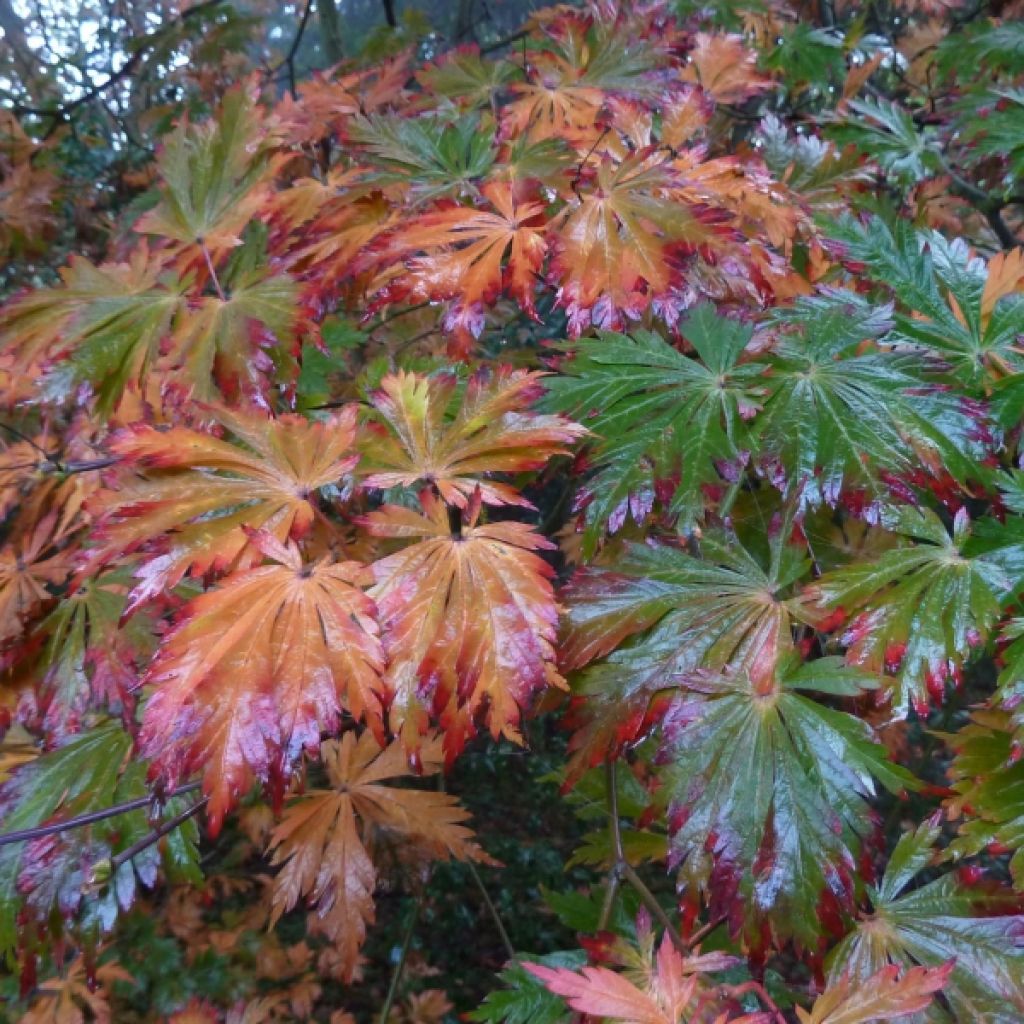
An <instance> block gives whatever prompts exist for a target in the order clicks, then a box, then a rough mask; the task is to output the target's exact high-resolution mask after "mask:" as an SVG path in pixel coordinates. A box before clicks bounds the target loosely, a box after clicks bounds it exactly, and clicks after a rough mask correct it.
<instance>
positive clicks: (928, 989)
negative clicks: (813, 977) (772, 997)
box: [796, 960, 954, 1024]
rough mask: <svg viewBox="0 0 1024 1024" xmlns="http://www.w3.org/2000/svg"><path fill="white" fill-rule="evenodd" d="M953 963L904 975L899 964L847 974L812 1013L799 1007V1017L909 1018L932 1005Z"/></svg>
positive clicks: (812, 1020)
mask: <svg viewBox="0 0 1024 1024" xmlns="http://www.w3.org/2000/svg"><path fill="white" fill-rule="evenodd" d="M953 966H954V962H953V961H952V960H951V961H949V962H948V963H946V964H943V965H942V966H941V967H933V968H928V967H912V968H911V969H910V970H908V971H906V972H905V973H904V975H903V977H902V978H901V977H900V972H899V968H898V967H897V966H896V965H895V964H889V965H888V966H887V967H883V968H882V969H881V970H879V971H876V972H875V973H874V974H873V975H871V977H869V978H864V979H861V980H857V979H855V978H853V977H851V976H850V975H844V976H843V977H842V978H840V979H839V980H838V981H837V982H834V983H833V984H831V985H829V987H828V988H827V989H825V991H824V992H822V994H821V995H820V996H818V998H817V999H816V1000H815V1002H814V1006H813V1007H812V1008H811V1010H810V1011H809V1012H808V1011H807V1010H804V1009H802V1008H801V1007H797V1011H796V1013H797V1018H798V1019H799V1021H800V1024H871V1022H874V1021H878V1022H882V1021H890V1020H893V1019H895V1018H896V1017H907V1016H909V1015H910V1014H912V1013H919V1012H920V1011H921V1010H926V1009H927V1008H928V1007H929V1006H930V1005H931V1002H932V1000H933V999H934V998H935V993H936V992H938V991H939V989H941V988H942V987H943V985H945V984H946V982H947V981H948V980H949V975H950V972H951V971H952V970H953Z"/></svg>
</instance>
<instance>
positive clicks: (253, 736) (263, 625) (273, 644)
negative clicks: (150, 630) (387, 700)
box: [140, 533, 384, 831]
mask: <svg viewBox="0 0 1024 1024" xmlns="http://www.w3.org/2000/svg"><path fill="white" fill-rule="evenodd" d="M254 543H255V544H256V546H257V550H259V551H260V553H261V554H266V556H267V557H269V558H272V559H274V561H275V564H270V565H265V566H261V567H259V568H255V569H250V570H248V571H245V572H239V573H235V574H233V575H231V576H229V577H228V578H227V579H226V580H224V581H223V582H222V583H221V584H220V585H219V586H217V587H215V588H213V589H212V590H209V591H207V592H206V593H205V594H202V595H200V596H199V597H197V598H195V599H193V600H192V601H191V602H189V604H188V605H186V606H185V608H184V610H183V613H182V617H181V619H180V621H179V623H178V624H177V625H176V627H175V628H174V629H173V630H172V631H171V632H170V633H169V634H168V635H167V636H166V637H165V638H164V639H163V641H162V643H161V645H160V648H159V650H158V652H157V655H156V657H155V658H154V660H153V663H152V664H151V665H150V668H149V670H148V672H147V674H146V677H145V679H144V680H143V682H144V683H146V684H150V685H153V686H155V692H154V693H153V696H152V697H151V698H150V700H149V702H148V704H147V705H146V710H145V714H144V716H143V723H142V732H141V737H140V743H141V746H142V749H143V750H144V751H145V754H146V756H149V757H152V758H153V762H154V765H155V767H156V769H157V770H159V771H162V772H164V773H165V775H167V776H168V777H169V778H170V779H176V778H178V777H180V776H182V775H185V774H188V773H191V772H193V771H196V770H199V769H202V770H203V773H204V774H203V789H204V792H205V793H206V795H207V796H208V797H209V798H210V802H209V804H208V805H207V813H208V815H209V819H210V823H211V828H212V829H213V830H215V831H216V829H217V828H218V827H219V825H220V821H221V819H222V818H223V816H224V813H225V812H226V811H227V810H228V809H229V808H230V807H231V806H232V805H233V804H234V803H235V802H236V801H237V799H238V796H239V794H240V793H242V792H244V790H245V789H246V788H248V787H249V786H251V785H252V783H253V782H254V781H255V780H259V781H260V782H263V783H265V784H268V783H269V784H271V785H272V786H275V787H278V791H280V787H282V786H283V783H284V781H285V780H286V779H287V776H288V773H289V772H290V770H291V767H292V765H293V764H294V762H295V761H296V760H297V759H298V757H299V755H300V754H301V753H302V752H303V751H306V752H308V753H311V754H315V753H316V752H317V751H318V749H319V746H320V735H321V733H322V732H323V731H332V730H336V729H337V728H338V726H339V723H340V718H341V713H342V712H347V713H348V714H351V715H352V716H353V717H354V718H356V719H362V720H365V721H366V722H367V723H368V724H369V725H370V727H371V728H372V729H373V730H374V731H375V732H376V733H377V734H378V735H383V723H382V715H383V702H384V686H383V684H382V682H381V678H380V672H381V670H382V668H383V657H382V653H381V649H380V644H379V642H378V640H377V625H376V621H375V619H374V606H373V602H372V601H371V600H370V598H368V597H367V596H366V594H365V593H363V591H362V590H361V589H359V587H360V585H362V584H363V583H364V582H366V581H367V576H368V574H367V573H366V571H365V569H364V568H363V567H362V566H360V565H358V564H357V563H354V562H340V563H335V564H329V563H318V564H313V565H309V564H303V562H302V560H301V558H300V556H299V553H298V551H297V549H296V548H295V547H294V546H290V547H288V548H285V547H283V546H282V545H281V544H279V543H278V542H277V541H275V540H274V539H273V538H272V537H271V536H270V535H269V534H266V533H260V534H258V535H255V536H254Z"/></svg>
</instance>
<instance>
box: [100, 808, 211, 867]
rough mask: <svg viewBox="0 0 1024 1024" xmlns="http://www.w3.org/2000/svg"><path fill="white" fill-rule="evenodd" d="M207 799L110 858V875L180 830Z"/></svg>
mask: <svg viewBox="0 0 1024 1024" xmlns="http://www.w3.org/2000/svg"><path fill="white" fill-rule="evenodd" d="M209 799H210V798H209V797H208V796H204V797H203V799H202V800H197V801H196V802H195V803H194V804H193V805H192V806H191V807H188V808H186V809H185V810H184V811H182V812H181V814H176V815H175V816H174V817H173V818H171V819H170V820H169V821H165V822H164V823H163V824H162V825H161V826H160V827H159V828H156V829H154V830H153V831H152V832H150V833H149V835H147V836H143V837H142V838H141V839H140V840H138V842H135V843H132V845H131V846H129V847H128V848H127V849H126V850H122V851H121V852H120V853H119V854H118V855H117V856H116V857H112V858H111V860H110V873H111V874H113V873H114V872H115V871H117V869H118V868H120V867H121V865H122V864H124V863H125V862H126V861H129V860H131V859H132V857H137V856H138V855H139V854H140V853H142V851H143V850H148V849H149V848H150V847H151V846H152V845H153V844H154V843H158V842H160V840H161V839H163V837H164V836H165V835H167V834H168V832H173V831H174V830H175V829H176V828H180V827H181V826H182V825H184V824H185V822H186V821H188V819H189V818H191V817H192V816H193V815H195V814H198V813H199V812H200V811H201V810H202V809H203V808H204V807H205V806H206V804H207V802H208V801H209Z"/></svg>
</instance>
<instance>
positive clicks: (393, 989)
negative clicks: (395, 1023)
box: [380, 900, 423, 1024]
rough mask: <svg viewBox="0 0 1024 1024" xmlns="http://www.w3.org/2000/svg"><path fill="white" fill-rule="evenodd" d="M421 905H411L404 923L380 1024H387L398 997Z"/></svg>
mask: <svg viewBox="0 0 1024 1024" xmlns="http://www.w3.org/2000/svg"><path fill="white" fill-rule="evenodd" d="M422 905H423V901H422V900H416V901H415V902H414V903H413V905H412V911H411V913H410V914H409V920H408V921H406V923H405V933H404V934H403V935H402V948H401V949H400V950H399V953H398V961H397V962H396V963H395V969H394V971H392V972H391V984H389V985H388V994H387V995H386V996H385V997H384V1005H383V1006H382V1007H381V1010H380V1024H388V1017H390V1016H391V1007H392V1006H394V1003H395V996H397V995H398V984H399V982H400V981H401V980H402V972H403V971H404V970H405V961H406V960H407V959H408V956H409V947H410V946H411V945H412V935H413V932H414V931H415V930H416V922H417V921H418V920H419V916H420V907H421V906H422Z"/></svg>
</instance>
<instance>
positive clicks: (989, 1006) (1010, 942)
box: [826, 825, 1024, 1024]
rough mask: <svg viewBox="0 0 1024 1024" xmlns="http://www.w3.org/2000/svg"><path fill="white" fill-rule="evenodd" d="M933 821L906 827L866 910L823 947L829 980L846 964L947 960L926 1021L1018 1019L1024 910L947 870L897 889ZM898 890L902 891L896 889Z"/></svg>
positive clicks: (934, 834)
mask: <svg viewBox="0 0 1024 1024" xmlns="http://www.w3.org/2000/svg"><path fill="white" fill-rule="evenodd" d="M938 834H939V830H938V828H936V827H933V826H929V825H923V826H922V827H921V828H920V829H918V831H917V832H908V833H907V834H906V835H904V836H903V838H902V839H901V840H900V841H899V843H898V844H897V846H896V849H895V850H894V851H893V854H892V857H891V858H890V860H889V865H888V867H887V868H886V871H885V875H884V876H883V878H882V882H881V884H880V885H879V886H878V888H877V890H876V889H870V890H869V892H870V895H871V903H872V906H873V912H872V913H870V914H866V915H864V916H862V917H861V919H860V921H858V923H857V926H856V928H855V929H854V930H853V931H852V932H850V934H849V935H847V936H846V938H845V939H843V941H842V942H841V943H840V944H839V945H838V946H837V947H836V949H835V950H833V952H832V953H831V954H830V955H829V958H828V961H827V963H826V966H827V968H828V970H829V977H830V980H835V979H838V978H839V977H841V976H842V975H843V974H844V973H846V972H849V973H850V974H852V975H853V976H854V977H855V978H858V979H861V980H864V979H866V978H869V977H871V975H873V974H875V973H876V972H877V971H879V970H881V969H882V968H883V967H885V966H886V965H887V964H891V963H894V964H898V965H899V966H900V967H902V968H908V967H914V966H916V965H918V964H920V965H922V966H924V967H939V966H941V965H942V964H945V963H946V962H947V961H949V960H952V961H954V967H953V971H952V973H951V975H950V978H949V981H948V982H947V983H946V985H945V987H944V988H943V990H942V995H943V1001H944V1002H946V1003H948V1004H949V1006H950V1007H951V1009H952V1010H953V1016H952V1017H950V1016H949V1014H948V1013H947V1012H946V1011H945V1010H944V1009H943V1007H942V1005H941V1004H940V1002H939V1001H936V1002H934V1003H932V1005H931V1006H930V1007H929V1008H928V1010H927V1011H925V1013H924V1014H923V1017H922V1019H923V1020H924V1021H927V1022H928V1024H960V1022H965V1021H984V1022H985V1024H1020V1021H1021V1019H1022V1018H1024V916H1021V915H1019V914H1006V913H1005V912H1006V911H1007V910H1013V909H1015V907H1016V903H1015V901H1013V900H1011V899H1007V898H1006V895H1005V893H1004V894H1003V895H1002V897H998V896H994V895H991V894H990V891H988V890H985V889H978V890H972V889H970V888H967V887H965V886H962V885H960V884H959V883H958V882H957V879H956V876H955V875H953V874H947V875H943V876H942V877H941V878H938V879H936V880H935V881H934V882H929V883H928V884H926V885H922V886H921V887H920V888H917V889H912V890H911V891H909V892H906V893H904V890H905V889H906V888H907V886H908V885H909V884H910V883H911V882H912V881H913V879H914V878H915V877H916V876H917V875H918V874H919V873H920V872H921V871H922V870H923V869H924V868H925V867H927V866H928V865H929V864H930V863H931V862H932V860H933V854H934V851H933V849H932V847H933V844H934V843H935V840H936V839H937V838H938ZM901 893H904V894H903V895H902V896H901V895H900V894H901Z"/></svg>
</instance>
